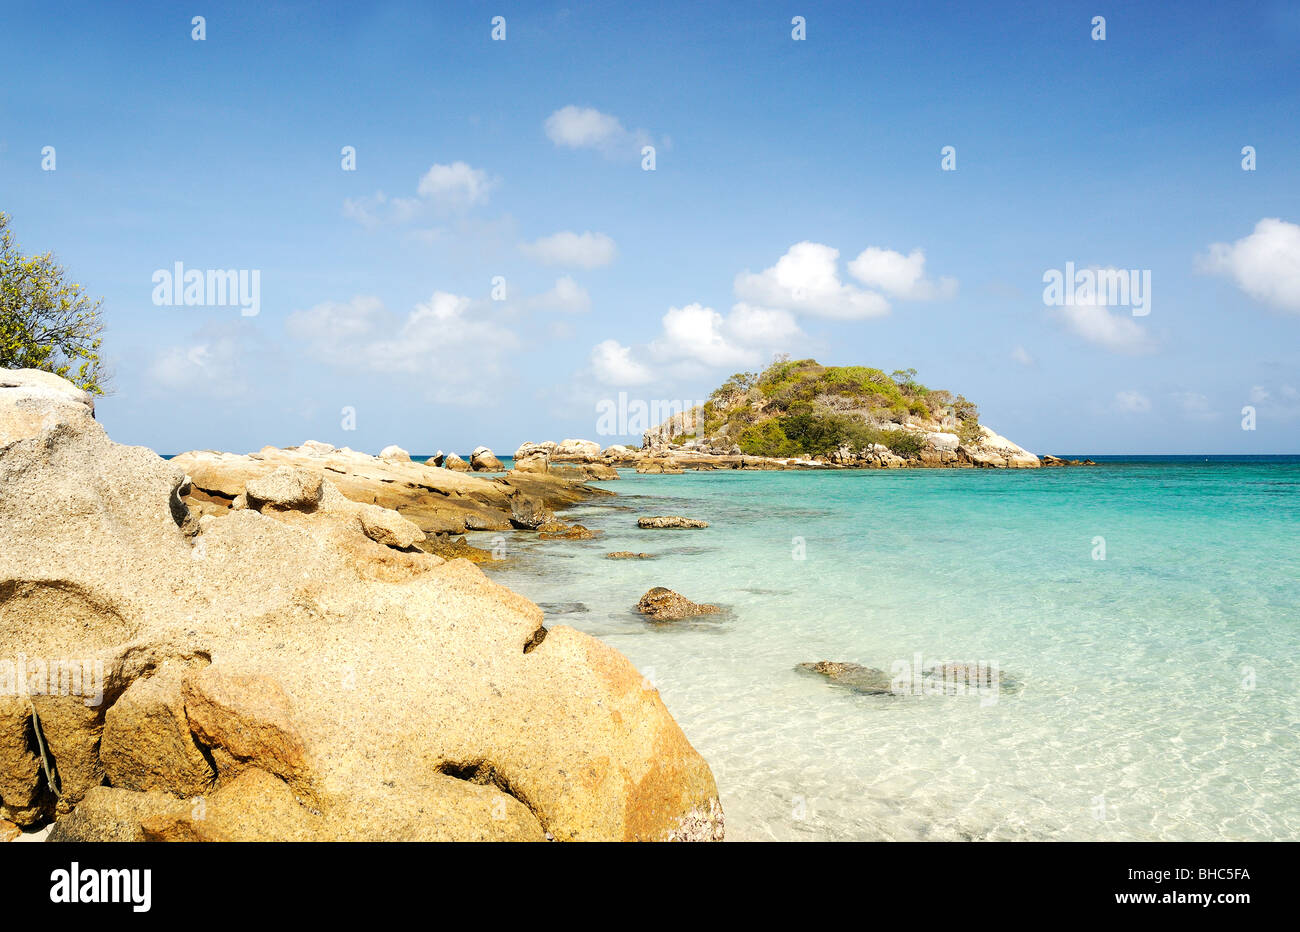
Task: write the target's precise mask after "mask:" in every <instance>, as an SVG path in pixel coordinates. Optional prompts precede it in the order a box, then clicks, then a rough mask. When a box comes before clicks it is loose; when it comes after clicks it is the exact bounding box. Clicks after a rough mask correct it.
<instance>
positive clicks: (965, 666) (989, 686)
mask: <svg viewBox="0 0 1300 932" xmlns="http://www.w3.org/2000/svg"><path fill="white" fill-rule="evenodd" d="M921 675H922V677H924V678H925V685H926V688H927V689H930V688H933V689H935V690H936V691H937V690H938V689H940V688H941V687H942V688H943V689H945V691H949V692H967V691H970V690H1000V691H1002V692H1017V691H1019V689H1020V687H1021V685H1022V684H1021V682H1020V679H1019V678H1018V677H1015V676H1011V675H1009V674H1007V673H1004V672H1002V669H1001V667H999V666H996V665H994V664H990V663H980V662H968V661H959V660H948V661H940V662H938V663H933V664H930V665H929V666H927V667H926V668H925V669H924V670H922V671H921ZM940 681H942V683H940Z"/></svg>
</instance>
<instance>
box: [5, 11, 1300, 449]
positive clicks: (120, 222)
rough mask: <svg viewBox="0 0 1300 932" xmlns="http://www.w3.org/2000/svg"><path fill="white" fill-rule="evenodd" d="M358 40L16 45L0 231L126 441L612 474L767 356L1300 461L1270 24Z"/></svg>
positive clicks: (115, 27)
mask: <svg viewBox="0 0 1300 932" xmlns="http://www.w3.org/2000/svg"><path fill="white" fill-rule="evenodd" d="M360 6H362V5H354V4H346V5H344V4H338V5H334V4H285V3H279V4H266V5H257V6H254V5H251V4H238V5H237V4H218V3H209V2H202V3H198V4H192V5H191V7H192V8H191V7H180V6H177V5H174V4H150V3H133V4H130V5H125V4H99V3H87V4H59V3H40V4H37V3H17V4H16V3H4V4H3V5H2V6H0V21H2V25H3V28H0V59H2V60H4V61H5V62H6V71H7V73H8V74H9V75H10V76H11V77H12V76H21V80H18V81H15V80H8V81H6V82H5V87H4V89H3V90H2V91H0V95H2V96H0V101H2V103H0V209H2V210H5V211H7V212H8V213H9V214H10V215H11V217H12V226H13V229H14V231H15V233H16V234H17V236H18V238H19V240H20V241H21V243H22V245H23V247H24V248H25V249H26V250H27V251H44V250H47V249H50V250H54V251H55V252H56V253H57V254H58V256H59V258H60V259H61V261H62V262H63V263H64V264H65V265H66V266H67V267H68V268H69V269H70V270H71V271H72V273H73V275H74V276H75V278H76V279H77V280H79V281H82V282H84V283H86V285H87V286H88V287H89V288H90V289H91V290H92V291H93V292H94V293H96V294H102V295H103V297H104V299H105V301H104V312H105V316H106V322H107V325H108V331H107V334H106V349H107V351H108V355H109V356H110V357H111V360H112V365H113V368H114V370H115V373H116V378H115V383H114V386H115V392H114V394H113V395H112V396H111V397H108V398H105V399H103V400H102V401H101V402H100V405H99V415H100V418H101V420H102V421H103V422H104V424H105V426H106V427H107V428H108V430H109V431H110V433H111V434H112V435H113V436H114V438H115V439H118V440H120V441H123V442H128V443H138V444H145V445H148V446H150V447H153V448H154V449H157V450H159V451H161V452H178V451H180V450H184V449H190V448H196V447H198V448H221V449H232V450H236V451H241V452H242V451H247V450H255V449H257V448H260V447H261V446H263V445H265V444H268V443H270V444H276V445H287V444H292V443H298V442H300V441H302V440H305V439H307V438H315V439H320V440H327V441H330V442H333V443H336V444H339V445H343V444H346V445H349V446H352V447H354V448H356V449H363V450H369V451H371V452H375V451H377V450H378V449H380V448H381V447H383V446H385V445H387V444H389V443H397V444H399V445H401V446H403V447H406V448H407V449H409V450H411V451H413V452H431V451H433V450H435V449H444V450H456V451H459V452H462V453H464V452H467V451H468V450H469V449H470V448H472V447H473V446H475V445H477V444H479V443H486V444H488V445H490V446H492V447H493V448H494V449H496V450H497V451H498V452H505V453H508V452H512V451H513V450H514V448H515V447H516V446H517V445H518V444H519V443H520V442H522V441H525V440H541V439H562V438H564V437H589V438H592V439H597V440H600V441H601V442H602V443H606V444H607V443H612V442H616V441H618V440H621V439H624V438H618V437H612V436H598V435H597V432H596V424H597V414H596V404H597V402H598V401H600V400H601V399H608V398H614V397H617V394H618V392H619V391H626V392H627V393H628V396H629V397H630V398H632V399H637V398H641V399H672V400H692V399H698V398H703V397H706V396H707V394H708V392H709V391H710V390H711V389H712V388H713V387H715V386H716V385H717V384H718V383H719V382H720V381H721V380H722V379H723V378H724V377H725V376H727V375H728V374H730V373H731V372H733V371H736V370H738V369H748V368H761V366H762V365H763V364H765V363H766V362H767V361H768V360H770V358H771V356H772V354H773V353H774V352H780V351H785V352H790V353H791V354H793V355H795V356H800V357H801V356H814V357H816V358H817V359H819V360H820V361H822V362H824V363H828V364H863V365H872V366H877V367H880V368H883V369H885V370H887V371H888V370H892V369H895V368H901V367H908V366H910V367H915V368H916V369H918V370H919V372H920V377H921V379H922V381H924V382H925V383H926V384H928V385H931V386H935V387H944V388H948V389H951V390H953V391H960V392H962V393H964V394H965V395H966V396H967V397H969V398H971V399H972V400H974V401H976V402H977V403H978V404H979V405H980V408H981V412H982V420H983V421H984V422H985V423H987V424H988V425H989V426H991V427H993V428H994V429H995V430H997V431H998V432H999V433H1002V434H1005V435H1006V436H1008V437H1011V438H1012V439H1013V440H1016V441H1017V442H1019V443H1021V444H1022V445H1024V446H1026V447H1028V448H1030V449H1032V450H1034V451H1036V452H1065V453H1089V452H1091V453H1116V452H1148V453H1159V452H1211V453H1213V452H1241V453H1252V452H1259V453H1266V452H1268V453H1280V452H1290V453H1294V452H1300V340H1297V335H1298V334H1300V227H1296V226H1295V225H1296V224H1300V55H1297V54H1296V51H1295V50H1296V48H1297V47H1300V8H1298V7H1297V6H1296V5H1295V4H1288V3H1276V4H1269V3H1262V4H1248V3H1242V4H1231V5H1223V4H1209V3H1179V4H1170V5H1168V6H1167V8H1165V9H1159V8H1157V7H1156V6H1155V5H1149V4H1141V5H1138V4H1116V5H1110V8H1109V9H1108V8H1107V6H1108V5H1107V4H1104V3H1101V4H1099V3H1095V2H1092V3H1088V4H1073V3H1055V4H1046V5H1044V4H1023V5H1022V4H1005V5H1003V4H965V3H954V4H897V5H891V4H861V3H852V4H849V3H845V4H818V3H805V2H802V0H801V2H798V3H788V2H783V3H749V4H744V5H739V4H737V5H734V6H733V5H726V6H723V5H714V4H699V3H686V4H680V5H677V4H644V5H640V4H638V5H633V4H627V3H591V4H568V5H563V4H548V3H529V4H522V5H517V7H512V6H511V5H510V4H499V3H492V4H480V3H464V4H445V5H438V8H436V9H435V8H434V5H431V4H424V3H412V4H376V5H373V7H371V8H369V9H359V8H358V7H360ZM366 6H369V5H366ZM195 15H202V16H203V17H204V18H205V21H206V22H205V27H206V38H205V39H203V41H195V40H194V39H193V38H192V30H193V28H194V27H193V26H192V25H191V18H192V17H193V16H195ZM497 15H501V16H504V17H505V20H506V39H505V41H493V40H492V38H491V31H492V24H491V20H492V17H493V16H497ZM796 15H801V16H803V17H804V18H805V21H806V35H807V38H806V39H805V40H803V41H795V40H794V39H792V37H791V30H792V28H793V27H792V25H791V19H792V17H794V16H796ZM1096 15H1102V16H1105V17H1106V38H1105V40H1104V41H1095V40H1093V39H1092V38H1091V33H1092V31H1093V26H1092V24H1091V21H1092V19H1093V17H1094V16H1096ZM646 145H651V146H653V147H654V150H655V170H654V171H645V170H643V164H642V155H641V152H642V147H643V146H646ZM1247 145H1249V146H1253V147H1254V148H1255V150H1256V158H1257V168H1256V170H1255V171H1249V172H1248V171H1243V170H1242V155H1241V150H1242V147H1243V146H1247ZM46 146H53V147H54V151H55V156H56V168H55V170H54V171H45V170H42V150H43V148H44V147H46ZM344 146H352V147H355V150H356V170H355V171H344V170H343V168H342V166H341V159H342V156H341V150H342V149H343V147H344ZM944 146H953V147H955V149H956V170H955V171H943V170H942V169H941V164H940V162H941V150H942V148H943V147H944ZM1272 221H1278V222H1272ZM918 250H919V253H918V252H917V251H918ZM177 262H181V263H183V265H184V267H185V268H186V269H197V270H200V271H202V270H207V269H244V270H257V271H258V273H259V275H260V309H259V313H258V314H257V315H256V316H245V315H243V314H241V312H240V309H239V308H238V307H232V306H159V305H157V304H155V303H154V300H153V295H154V289H155V284H154V278H153V276H154V274H155V272H156V271H158V270H170V269H172V268H173V267H174V264H175V263H177ZM1067 262H1069V263H1073V264H1074V266H1076V267H1078V268H1080V269H1087V268H1117V269H1134V270H1149V272H1150V278H1151V301H1150V307H1149V311H1150V312H1149V314H1147V315H1146V316H1142V317H1134V316H1133V315H1132V313H1131V311H1130V309H1129V308H1127V307H1115V306H1109V307H1108V306H1104V305H1101V304H1092V305H1089V304H1087V303H1086V302H1085V303H1084V304H1082V305H1076V306H1074V307H1066V308H1062V307H1049V306H1046V305H1045V303H1044V299H1043V288H1044V285H1043V276H1044V273H1045V272H1046V271H1047V270H1051V269H1059V270H1063V269H1065V267H1066V263H1067ZM498 276H499V277H501V278H502V279H504V282H505V289H506V299H505V300H503V301H497V300H493V294H492V289H493V279H494V278H495V277H498ZM1246 405H1252V406H1253V407H1254V408H1255V409H1256V424H1257V429H1256V430H1254V431H1245V430H1242V429H1241V420H1242V414H1241V410H1242V408H1243V406H1246ZM345 408H349V409H354V410H355V429H354V430H345V429H344V416H343V411H344V409H345Z"/></svg>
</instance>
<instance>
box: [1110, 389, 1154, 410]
mask: <svg viewBox="0 0 1300 932" xmlns="http://www.w3.org/2000/svg"><path fill="white" fill-rule="evenodd" d="M1115 408H1116V409H1117V410H1119V411H1122V412H1123V413H1125V414H1144V413H1146V412H1147V411H1150V410H1151V399H1150V398H1148V397H1147V396H1146V395H1144V394H1142V393H1141V392H1137V391H1124V392H1116V393H1115Z"/></svg>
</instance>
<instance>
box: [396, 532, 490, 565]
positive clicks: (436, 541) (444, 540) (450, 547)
mask: <svg viewBox="0 0 1300 932" xmlns="http://www.w3.org/2000/svg"><path fill="white" fill-rule="evenodd" d="M416 546H417V547H419V548H420V549H421V550H423V551H424V552H425V553H432V554H434V555H435V556H439V557H442V558H443V559H444V560H469V562H471V563H492V562H493V561H495V560H496V559H497V558H496V556H494V555H493V553H492V551H491V550H484V549H483V548H482V547H475V546H474V545H473V544H470V543H468V542H466V540H465V538H464V536H461V537H457V538H455V539H454V540H453V539H452V538H451V536H450V535H448V534H431V535H429V536H428V537H426V538H425V539H424V540H422V541H420V542H419V543H417V544H416Z"/></svg>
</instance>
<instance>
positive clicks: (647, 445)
mask: <svg viewBox="0 0 1300 932" xmlns="http://www.w3.org/2000/svg"><path fill="white" fill-rule="evenodd" d="M903 429H907V430H915V431H916V432H917V433H918V435H919V436H921V437H923V438H924V446H922V448H921V449H920V450H919V451H918V452H917V453H916V454H913V455H906V456H905V455H900V454H898V453H895V452H893V451H892V450H890V449H889V448H888V447H885V446H883V445H880V444H874V445H872V446H871V447H870V448H869V449H864V450H857V451H855V450H850V449H848V448H842V449H840V450H838V451H836V452H835V453H833V454H831V455H829V456H817V457H809V458H804V457H771V456H750V455H747V454H744V453H742V452H741V451H740V448H739V447H737V446H734V445H720V444H717V443H710V442H707V441H693V440H687V441H685V442H673V441H671V440H668V439H667V435H668V434H669V433H670V432H671V427H661V428H656V429H655V430H653V431H648V432H647V433H646V434H645V436H644V437H643V439H642V445H641V447H640V448H633V447H628V446H624V445H622V444H613V445H611V446H608V447H605V448H604V449H603V450H602V449H601V447H600V445H599V444H598V443H595V442H594V441H590V440H564V441H562V442H560V443H556V442H555V441H549V440H548V441H543V442H540V443H533V442H529V443H525V444H523V445H521V446H520V447H519V449H518V450H516V451H515V461H514V472H515V473H531V474H552V473H557V474H560V475H563V474H564V471H565V470H571V469H575V468H576V469H579V470H583V471H585V473H584V474H585V475H587V476H588V477H589V478H594V479H616V478H618V476H617V472H616V470H617V469H618V468H623V469H635V470H636V471H637V472H638V473H652V474H680V473H683V472H685V471H686V470H688V469H691V470H708V469H758V470H817V469H823V470H826V469H1037V468H1039V467H1044V466H1095V465H1097V464H1096V463H1094V462H1093V461H1092V460H1071V459H1062V458H1061V457H1057V456H1052V455H1050V454H1046V455H1044V456H1042V457H1041V458H1040V457H1038V456H1035V455H1034V454H1033V453H1030V452H1029V451H1028V450H1026V449H1024V448H1023V447H1021V446H1019V445H1018V444H1015V443H1012V442H1011V441H1010V440H1008V439H1007V438H1006V437H1003V436H1000V435H999V434H996V433H994V432H993V431H991V430H989V429H988V428H987V427H984V428H981V434H980V439H979V440H978V441H976V442H973V443H962V442H961V441H960V439H959V438H958V437H957V435H956V434H949V433H944V432H942V431H926V430H922V429H921V427H919V426H917V425H907V426H906V427H905V428H903ZM602 468H603V469H606V470H610V471H613V472H614V473H615V474H614V475H609V474H608V473H607V472H598V471H597V470H601V469H602Z"/></svg>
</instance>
